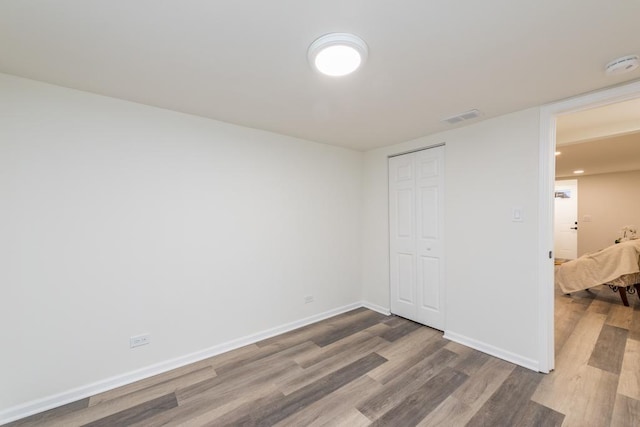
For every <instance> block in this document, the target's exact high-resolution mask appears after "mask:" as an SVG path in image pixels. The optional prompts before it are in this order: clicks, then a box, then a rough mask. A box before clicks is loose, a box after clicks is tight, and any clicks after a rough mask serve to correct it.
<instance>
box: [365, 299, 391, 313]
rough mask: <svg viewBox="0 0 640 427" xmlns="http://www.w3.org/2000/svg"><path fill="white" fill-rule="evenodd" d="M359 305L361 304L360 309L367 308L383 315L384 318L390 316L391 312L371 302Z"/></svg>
mask: <svg viewBox="0 0 640 427" xmlns="http://www.w3.org/2000/svg"><path fill="white" fill-rule="evenodd" d="M361 304H362V307H365V308H368V309H369V310H373V311H377V312H378V313H380V314H384V315H385V316H389V315H390V314H391V311H389V309H388V308H384V307H382V306H379V305H377V304H374V303H372V302H369V301H361Z"/></svg>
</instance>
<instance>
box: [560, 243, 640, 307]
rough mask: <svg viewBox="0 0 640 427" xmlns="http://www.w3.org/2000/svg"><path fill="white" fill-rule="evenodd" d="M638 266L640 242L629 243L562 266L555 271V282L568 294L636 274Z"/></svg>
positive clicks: (638, 270)
mask: <svg viewBox="0 0 640 427" xmlns="http://www.w3.org/2000/svg"><path fill="white" fill-rule="evenodd" d="M639 265H640V239H637V240H630V241H627V242H622V243H618V244H616V245H612V246H609V247H608V248H605V249H602V250H600V251H598V252H594V253H591V254H586V255H582V256H581V257H580V258H578V259H574V260H572V261H568V262H565V263H564V264H562V265H561V266H560V267H559V268H558V270H557V271H556V275H555V282H556V285H557V286H559V287H560V289H561V290H562V292H564V293H565V294H568V293H571V292H576V291H581V290H583V289H588V288H592V287H594V286H598V285H603V284H605V283H608V282H611V281H612V280H614V279H617V278H618V277H620V276H623V275H625V274H633V273H638V272H640V267H639Z"/></svg>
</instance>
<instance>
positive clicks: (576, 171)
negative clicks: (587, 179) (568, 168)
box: [573, 169, 584, 175]
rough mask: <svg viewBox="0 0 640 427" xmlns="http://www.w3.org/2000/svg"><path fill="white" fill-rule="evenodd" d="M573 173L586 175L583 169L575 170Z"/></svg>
mask: <svg viewBox="0 0 640 427" xmlns="http://www.w3.org/2000/svg"><path fill="white" fill-rule="evenodd" d="M573 173H575V174H576V175H580V174H581V173H584V171H583V170H582V169H578V170H574V171H573Z"/></svg>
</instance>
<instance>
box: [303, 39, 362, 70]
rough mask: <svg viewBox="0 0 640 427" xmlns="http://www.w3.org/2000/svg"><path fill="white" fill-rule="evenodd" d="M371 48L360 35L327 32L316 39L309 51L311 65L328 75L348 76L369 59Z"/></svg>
mask: <svg viewBox="0 0 640 427" xmlns="http://www.w3.org/2000/svg"><path fill="white" fill-rule="evenodd" d="M368 53H369V50H368V48H367V44H366V43H365V42H364V40H362V39H361V38H360V37H358V36H356V35H354V34H350V33H331V34H325V35H324V36H322V37H319V38H318V39H316V40H315V41H314V42H313V43H311V46H309V51H308V52H307V57H308V58H309V63H310V64H311V66H312V67H313V68H314V69H316V70H318V71H320V72H321V73H322V74H326V75H328V76H333V77H339V76H346V75H347V74H351V73H353V72H354V71H355V70H357V69H358V68H359V67H360V66H361V65H362V64H363V63H364V62H365V61H366V59H367V55H368Z"/></svg>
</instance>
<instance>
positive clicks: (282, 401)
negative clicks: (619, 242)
mask: <svg viewBox="0 0 640 427" xmlns="http://www.w3.org/2000/svg"><path fill="white" fill-rule="evenodd" d="M629 302H630V305H631V306H630V307H624V306H622V303H621V302H620V297H619V296H618V294H614V293H613V292H611V291H610V290H609V289H608V288H606V287H599V288H595V289H593V290H590V291H582V292H576V293H574V294H572V295H562V294H561V293H559V292H556V319H555V321H556V370H555V371H554V372H552V373H550V374H547V375H544V374H539V373H536V372H532V371H530V370H527V369H524V368H521V367H518V366H516V365H513V364H511V363H509V362H506V361H504V360H500V359H497V358H494V357H491V356H488V355H486V354H484V353H480V352H478V351H476V350H473V349H470V348H468V347H465V346H462V345H460V344H457V343H454V342H451V341H448V340H445V339H444V338H443V337H442V333H441V332H439V331H435V330H433V329H430V328H427V327H424V326H421V325H418V324H416V323H414V322H411V321H409V320H406V319H403V318H400V317H397V316H384V315H381V314H379V313H376V312H373V311H371V310H368V309H365V308H360V309H357V310H353V311H350V312H348V313H343V314H341V315H338V316H335V317H332V318H330V319H326V320H324V321H321V322H318V323H315V324H312V325H309V326H306V327H303V328H300V329H297V330H294V331H291V332H288V333H286V334H282V335H279V336H275V337H272V338H269V339H266V340H263V341H261V342H258V343H255V344H251V345H248V346H245V347H242V348H239V349H236V350H233V351H230V352H228V353H224V354H221V355H218V356H215V357H211V358H208V359H205V360H202V361H200V362H197V363H194V364H192V365H188V366H185V367H182V368H178V369H175V370H173V371H170V372H166V373H163V374H160V375H156V376H154V377H151V378H147V379H145V380H142V381H139V382H136V383H133V384H129V385H126V386H123V387H120V388H117V389H114V390H110V391H107V392H104V393H100V394H98V395H95V396H91V397H90V398H87V399H82V400H79V401H77V402H73V403H70V404H68V405H64V406H61V407H59V408H55V409H52V410H50V411H46V412H43V413H41V414H36V415H33V416H31V417H27V418H25V419H23V420H19V421H16V422H13V423H9V425H10V426H65V427H67V426H94V427H95V426H138V427H152V426H224V425H230V426H231V425H232V426H237V425H242V426H271V425H275V426H279V427H294V426H295V427H297V426H305V427H306V426H313V427H319V426H331V427H335V426H345V427H346V426H349V427H358V426H363V427H364V426H370V425H392V426H397V427H405V426H406V427H409V426H421V427H428V426H446V427H450V426H453V427H456V426H505V427H507V426H508V427H511V426H518V427H526V426H564V427H568V426H581V427H582V426H594V427H599V426H603V427H618V426H620V427H627V426H640V301H639V300H638V298H637V297H636V296H630V297H629Z"/></svg>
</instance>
